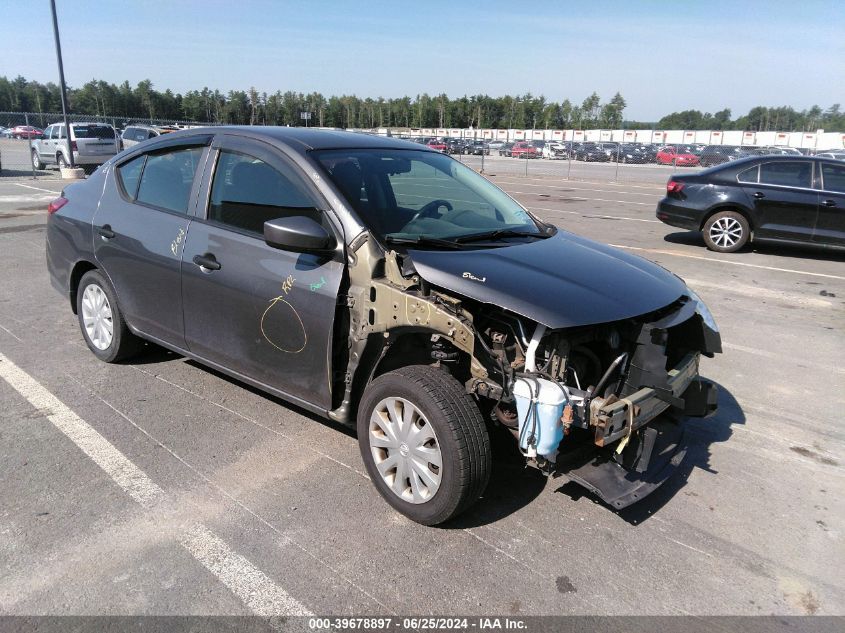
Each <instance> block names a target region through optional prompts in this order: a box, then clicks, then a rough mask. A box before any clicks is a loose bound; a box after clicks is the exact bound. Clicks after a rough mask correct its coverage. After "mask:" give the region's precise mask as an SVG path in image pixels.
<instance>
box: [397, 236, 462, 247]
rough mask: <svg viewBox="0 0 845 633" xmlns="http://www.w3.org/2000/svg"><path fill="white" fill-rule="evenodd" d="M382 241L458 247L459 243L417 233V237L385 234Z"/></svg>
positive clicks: (409, 244) (410, 244) (411, 244)
mask: <svg viewBox="0 0 845 633" xmlns="http://www.w3.org/2000/svg"><path fill="white" fill-rule="evenodd" d="M384 241H385V242H387V243H388V244H399V245H408V246H440V247H441V248H450V249H460V248H462V247H461V245H460V244H459V243H458V242H456V241H452V240H444V239H440V238H439V237H426V236H425V235H418V236H417V237H397V236H395V235H385V236H384Z"/></svg>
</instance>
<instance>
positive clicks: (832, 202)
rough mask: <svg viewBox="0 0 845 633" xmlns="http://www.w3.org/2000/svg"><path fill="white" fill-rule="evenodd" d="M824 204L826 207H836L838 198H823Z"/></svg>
mask: <svg viewBox="0 0 845 633" xmlns="http://www.w3.org/2000/svg"><path fill="white" fill-rule="evenodd" d="M822 206H824V207H835V206H836V200H831V199H830V198H828V199H827V200H822Z"/></svg>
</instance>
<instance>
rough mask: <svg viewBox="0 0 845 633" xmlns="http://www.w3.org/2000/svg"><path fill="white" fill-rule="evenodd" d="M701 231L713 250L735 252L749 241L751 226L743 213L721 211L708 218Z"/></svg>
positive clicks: (706, 242)
mask: <svg viewBox="0 0 845 633" xmlns="http://www.w3.org/2000/svg"><path fill="white" fill-rule="evenodd" d="M701 233H702V236H703V237H704V243H705V244H707V248H709V249H710V250H711V251H716V252H717V253H735V252H736V251H738V250H739V249H741V248H742V247H743V246H745V245H746V243H748V239H749V238H750V237H751V227H750V226H749V225H748V220H746V219H745V216H744V215H742V214H741V213H737V212H736V211H719V212H718V213H714V214H713V215H711V216H710V217H709V218H708V219H707V222H705V223H704V228H703V229H702V231H701Z"/></svg>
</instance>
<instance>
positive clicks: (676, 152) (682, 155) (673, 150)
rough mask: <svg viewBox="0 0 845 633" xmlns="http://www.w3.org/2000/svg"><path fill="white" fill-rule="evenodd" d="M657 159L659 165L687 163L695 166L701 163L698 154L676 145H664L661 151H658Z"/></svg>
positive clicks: (681, 164)
mask: <svg viewBox="0 0 845 633" xmlns="http://www.w3.org/2000/svg"><path fill="white" fill-rule="evenodd" d="M656 160H657V164H658V165H675V166H684V165H686V166H688V167H693V166H697V165H699V164H701V162H700V161H699V160H698V156H696V155H695V154H692V153H690V152H688V151H687V150H686V149H684V148H683V147H675V146H674V145H667V146H666V147H662V148H661V149H660V151H659V152H657V157H656Z"/></svg>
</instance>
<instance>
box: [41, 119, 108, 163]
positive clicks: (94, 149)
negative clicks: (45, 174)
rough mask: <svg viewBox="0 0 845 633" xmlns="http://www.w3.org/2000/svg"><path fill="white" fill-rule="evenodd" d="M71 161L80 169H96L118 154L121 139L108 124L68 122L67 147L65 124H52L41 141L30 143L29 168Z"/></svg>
mask: <svg viewBox="0 0 845 633" xmlns="http://www.w3.org/2000/svg"><path fill="white" fill-rule="evenodd" d="M69 151H73V162H74V164H75V165H78V166H79V167H96V166H98V165H102V164H103V163H104V162H106V161H107V160H108V159H109V158H111V157H112V156H114V155H115V154H117V153H118V151H120V139H119V138H118V136H117V132H115V129H114V128H113V127H112V126H111V125H109V124H108V123H96V122H92V123H71V124H70V147H68V138H67V133H66V131H65V124H64V123H54V124H53V125H51V126H49V127H48V128H47V129H46V130H44V138H40V139H37V140H35V141H33V142H32V166H33V167H35V169H44V167H45V165H51V164H55V165H58V166H59V167H60V168H61V167H67V166H68V165H70V155H69V154H68V152H69Z"/></svg>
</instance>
